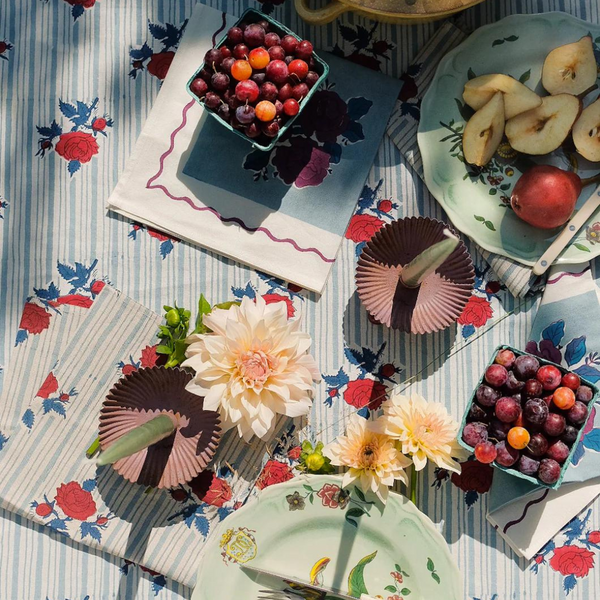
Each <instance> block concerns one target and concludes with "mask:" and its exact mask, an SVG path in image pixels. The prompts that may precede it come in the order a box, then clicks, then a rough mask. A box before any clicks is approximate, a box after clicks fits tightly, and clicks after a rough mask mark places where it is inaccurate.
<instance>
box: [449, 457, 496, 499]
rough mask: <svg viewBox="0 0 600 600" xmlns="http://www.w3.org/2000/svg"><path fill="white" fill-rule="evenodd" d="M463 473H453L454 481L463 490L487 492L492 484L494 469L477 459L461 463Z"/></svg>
mask: <svg viewBox="0 0 600 600" xmlns="http://www.w3.org/2000/svg"><path fill="white" fill-rule="evenodd" d="M461 467H462V470H461V473H460V475H459V474H458V473H452V479H451V481H452V483H453V484H454V485H455V486H456V487H459V488H460V489H461V490H462V491H463V492H477V493H479V494H485V493H486V492H488V491H489V489H490V487H491V486H492V478H493V477H494V469H492V467H490V465H484V464H483V463H480V462H478V461H476V460H468V461H466V462H464V463H461Z"/></svg>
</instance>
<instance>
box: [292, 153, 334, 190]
mask: <svg viewBox="0 0 600 600" xmlns="http://www.w3.org/2000/svg"><path fill="white" fill-rule="evenodd" d="M330 160H331V155H330V154H329V153H327V152H323V150H321V149H319V148H313V150H312V152H311V154H310V160H309V161H308V164H307V165H306V166H305V167H304V169H302V171H300V173H299V174H298V177H296V181H295V182H294V183H295V185H296V187H297V188H304V187H316V186H318V185H321V184H322V183H323V180H324V179H325V177H327V175H328V173H329V161H330Z"/></svg>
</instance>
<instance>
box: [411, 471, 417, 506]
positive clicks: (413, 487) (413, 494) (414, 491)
mask: <svg viewBox="0 0 600 600" xmlns="http://www.w3.org/2000/svg"><path fill="white" fill-rule="evenodd" d="M418 486H419V472H418V471H417V470H416V469H415V466H414V465H413V466H412V467H411V472H410V501H411V502H412V503H413V504H414V505H415V506H417V488H418Z"/></svg>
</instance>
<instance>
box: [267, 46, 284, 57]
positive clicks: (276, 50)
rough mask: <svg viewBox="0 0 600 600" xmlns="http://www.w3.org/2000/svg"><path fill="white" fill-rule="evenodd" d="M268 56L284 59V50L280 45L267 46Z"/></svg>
mask: <svg viewBox="0 0 600 600" xmlns="http://www.w3.org/2000/svg"><path fill="white" fill-rule="evenodd" d="M269 56H270V57H271V60H284V59H285V50H284V49H283V48H282V47H281V46H271V47H270V48H269Z"/></svg>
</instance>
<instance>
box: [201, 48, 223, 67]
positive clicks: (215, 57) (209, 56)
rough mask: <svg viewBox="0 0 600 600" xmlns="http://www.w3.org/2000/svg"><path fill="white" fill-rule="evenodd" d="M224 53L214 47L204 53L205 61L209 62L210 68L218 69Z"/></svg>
mask: <svg viewBox="0 0 600 600" xmlns="http://www.w3.org/2000/svg"><path fill="white" fill-rule="evenodd" d="M222 60H223V55H222V54H221V52H220V51H219V50H217V49H216V48H212V50H209V51H208V52H207V53H206V54H205V55H204V62H205V63H206V64H207V66H208V67H209V69H211V70H212V69H216V68H217V67H218V66H219V65H220V64H221V62H222Z"/></svg>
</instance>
